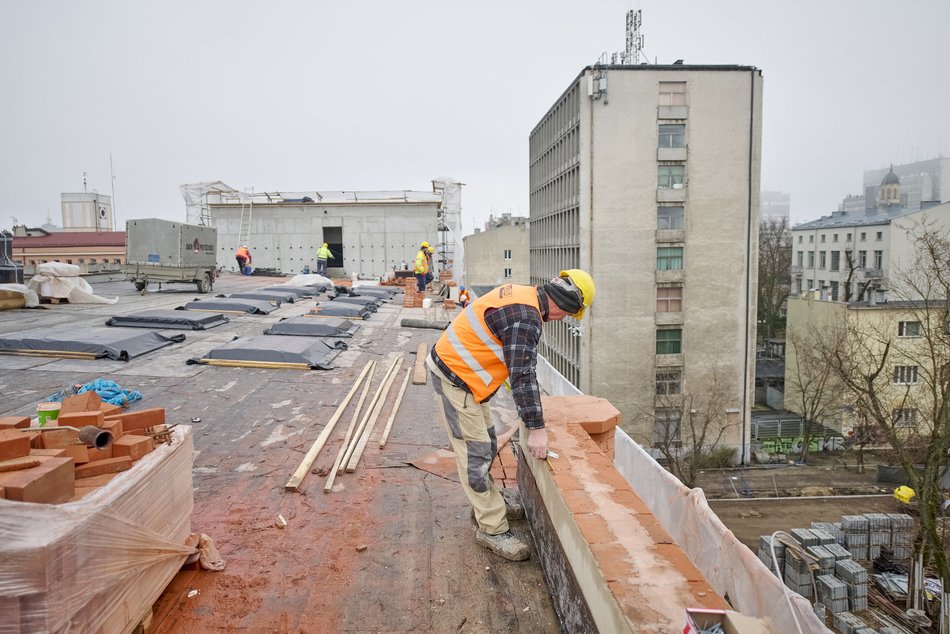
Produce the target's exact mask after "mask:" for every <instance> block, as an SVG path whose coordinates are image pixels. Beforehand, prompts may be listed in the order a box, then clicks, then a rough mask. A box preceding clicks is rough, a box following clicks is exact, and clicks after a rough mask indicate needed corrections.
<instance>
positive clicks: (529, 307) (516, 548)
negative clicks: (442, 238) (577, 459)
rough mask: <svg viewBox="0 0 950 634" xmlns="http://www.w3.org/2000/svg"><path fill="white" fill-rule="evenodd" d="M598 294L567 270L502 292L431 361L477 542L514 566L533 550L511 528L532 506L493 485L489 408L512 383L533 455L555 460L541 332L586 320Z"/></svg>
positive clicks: (479, 304)
mask: <svg viewBox="0 0 950 634" xmlns="http://www.w3.org/2000/svg"><path fill="white" fill-rule="evenodd" d="M594 292H595V288H594V280H593V278H591V276H590V275H589V274H588V273H587V272H586V271H582V270H580V269H570V270H567V271H561V273H560V275H559V276H558V277H555V278H554V279H552V280H551V281H550V282H548V283H547V284H543V285H541V286H538V287H534V286H520V285H516V284H505V285H504V286H499V287H498V288H496V289H494V290H492V291H491V292H489V293H486V294H484V295H482V296H481V297H479V298H478V299H476V300H475V301H473V302H472V303H471V304H469V305H468V307H467V308H465V309H464V310H463V311H462V312H461V314H459V316H458V317H456V318H455V319H454V320H452V323H451V324H450V325H449V327H448V328H447V329H446V330H445V332H444V333H442V336H441V337H439V340H438V342H436V344H435V345H434V346H433V347H432V352H431V353H430V354H429V355H428V356H427V357H426V365H427V366H428V368H429V371H430V372H431V374H432V385H433V387H434V388H435V392H436V397H437V398H436V400H437V401H438V403H439V405H440V408H441V410H442V422H443V424H444V426H445V429H446V431H447V432H448V435H449V442H451V444H452V449H453V450H454V451H455V461H456V466H457V468H458V474H459V479H460V480H461V483H462V488H463V489H464V491H465V494H466V495H467V496H468V500H469V502H471V504H472V508H473V513H474V516H475V521H476V522H477V523H478V530H477V531H476V533H475V541H476V542H477V543H478V544H480V545H482V546H484V547H485V548H488V549H489V550H491V551H492V552H493V553H495V554H496V555H500V556H501V557H504V558H505V559H509V560H511V561H522V560H524V559H527V558H528V556H529V553H528V546H527V545H525V543H524V542H522V541H521V540H519V539H518V538H517V537H515V536H514V535H512V533H511V531H510V530H509V528H508V518H509V517H510V518H512V519H517V518H518V517H523V516H524V507H523V506H522V505H521V502H520V500H518V499H516V498H513V497H511V496H509V498H508V499H506V498H505V496H504V495H503V494H502V492H501V491H500V490H499V489H498V487H496V486H495V483H494V481H493V480H492V477H491V474H490V469H491V464H492V461H493V460H494V458H495V453H496V446H497V440H496V437H495V424H494V422H493V421H492V417H491V410H490V408H489V405H488V401H489V399H491V397H492V396H494V395H495V392H496V391H498V389H499V388H500V387H501V386H502V385H504V384H506V383H508V382H510V385H511V392H512V396H513V397H514V400H515V405H516V406H517V408H518V417H519V418H521V420H522V421H523V422H524V424H525V427H527V429H528V438H527V449H528V454H529V455H531V456H533V457H534V458H536V459H538V460H544V459H546V458H547V454H548V433H547V431H546V430H545V429H544V414H543V412H542V411H541V390H540V388H539V387H538V379H537V376H536V374H535V367H536V365H537V361H538V343H540V341H541V326H542V325H543V324H544V323H545V322H550V321H559V320H561V319H564V318H565V317H568V316H572V317H574V318H575V319H580V318H581V317H583V316H584V311H585V310H586V309H587V308H589V307H590V305H591V303H592V302H593V301H594Z"/></svg>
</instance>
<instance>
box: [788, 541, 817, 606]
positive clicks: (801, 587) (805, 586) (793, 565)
mask: <svg viewBox="0 0 950 634" xmlns="http://www.w3.org/2000/svg"><path fill="white" fill-rule="evenodd" d="M802 530H807V529H802ZM809 532H810V531H809ZM785 585H786V586H787V587H788V589H789V590H791V591H792V592H797V593H798V594H800V595H802V596H803V597H805V598H806V599H810V598H811V596H812V589H813V584H812V576H811V567H810V566H809V564H808V562H807V561H805V559H804V558H802V556H800V555H799V554H798V553H797V552H796V551H794V550H787V551H786V552H785Z"/></svg>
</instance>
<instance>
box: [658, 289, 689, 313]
mask: <svg viewBox="0 0 950 634" xmlns="http://www.w3.org/2000/svg"><path fill="white" fill-rule="evenodd" d="M682 310H683V287H682V286H679V285H677V286H658V287H657V289H656V312H658V313H679V312H682Z"/></svg>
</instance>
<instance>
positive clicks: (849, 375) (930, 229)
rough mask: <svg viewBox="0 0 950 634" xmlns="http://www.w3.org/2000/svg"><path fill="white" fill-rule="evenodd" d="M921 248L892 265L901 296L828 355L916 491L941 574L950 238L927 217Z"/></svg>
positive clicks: (946, 576)
mask: <svg viewBox="0 0 950 634" xmlns="http://www.w3.org/2000/svg"><path fill="white" fill-rule="evenodd" d="M907 233H908V238H909V240H910V243H911V244H914V245H915V251H914V254H913V257H912V259H911V261H910V262H902V263H900V267H899V268H897V267H895V268H896V270H894V271H892V274H891V276H890V279H889V282H890V291H891V293H892V294H893V296H894V297H895V298H896V300H897V301H894V300H891V301H890V302H889V308H888V312H890V313H891V314H893V311H895V310H897V311H902V312H900V313H899V316H898V319H899V321H898V322H897V323H895V321H896V320H893V319H891V320H889V319H887V318H882V317H881V316H880V315H881V313H880V311H879V310H873V309H866V310H864V311H858V314H857V316H856V317H855V318H852V319H849V320H848V323H849V325H848V327H847V333H846V336H847V343H846V345H844V346H841V347H839V348H838V349H837V350H833V349H826V353H827V357H826V358H827V359H828V361H829V363H830V365H832V367H833V368H834V370H835V372H836V373H837V374H838V376H839V377H840V379H841V381H842V382H843V383H844V385H845V386H846V388H847V390H848V391H849V392H850V393H851V395H852V397H853V398H854V401H855V406H856V409H857V413H858V417H859V420H860V419H861V417H864V418H865V419H866V420H867V422H868V423H869V424H872V425H873V426H874V427H875V428H876V429H879V430H880V433H881V435H882V436H883V438H884V439H885V440H886V442H887V443H888V444H889V445H890V446H891V447H892V448H893V449H894V451H895V454H896V456H897V460H898V461H899V462H900V464H901V466H902V468H903V469H904V472H905V473H906V476H907V479H908V481H909V483H910V486H911V487H912V488H913V489H914V490H915V491H916V493H917V497H916V503H917V508H918V510H919V512H920V518H921V525H922V532H921V536H920V538H919V542H918V544H917V547H918V552H921V551H922V552H923V553H924V555H925V557H924V559H925V561H932V562H933V565H934V567H935V568H936V569H937V571H938V573H939V575H940V577H941V579H943V580H944V581H945V582H947V581H950V567H948V560H947V554H946V552H945V550H944V548H943V544H942V540H941V535H940V531H939V528H938V527H939V518H940V516H941V510H942V503H943V498H942V494H941V492H940V479H941V477H942V476H943V474H944V472H945V471H946V467H947V455H948V452H950V373H948V368H950V335H948V316H950V315H948V298H950V239H948V235H947V233H946V232H944V231H940V230H938V229H937V228H936V227H935V225H933V224H931V223H927V222H925V221H924V222H918V223H916V224H915V225H913V226H912V227H910V228H908V229H907Z"/></svg>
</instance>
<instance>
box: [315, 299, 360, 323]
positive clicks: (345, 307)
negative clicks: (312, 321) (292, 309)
mask: <svg viewBox="0 0 950 634" xmlns="http://www.w3.org/2000/svg"><path fill="white" fill-rule="evenodd" d="M372 314H373V311H372V310H371V309H370V308H368V307H366V306H363V305H361V304H347V303H345V302H328V303H325V304H320V305H319V306H315V307H314V308H311V309H310V312H309V313H307V315H308V316H310V317H349V318H351V319H369V318H370V317H371V316H372Z"/></svg>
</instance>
